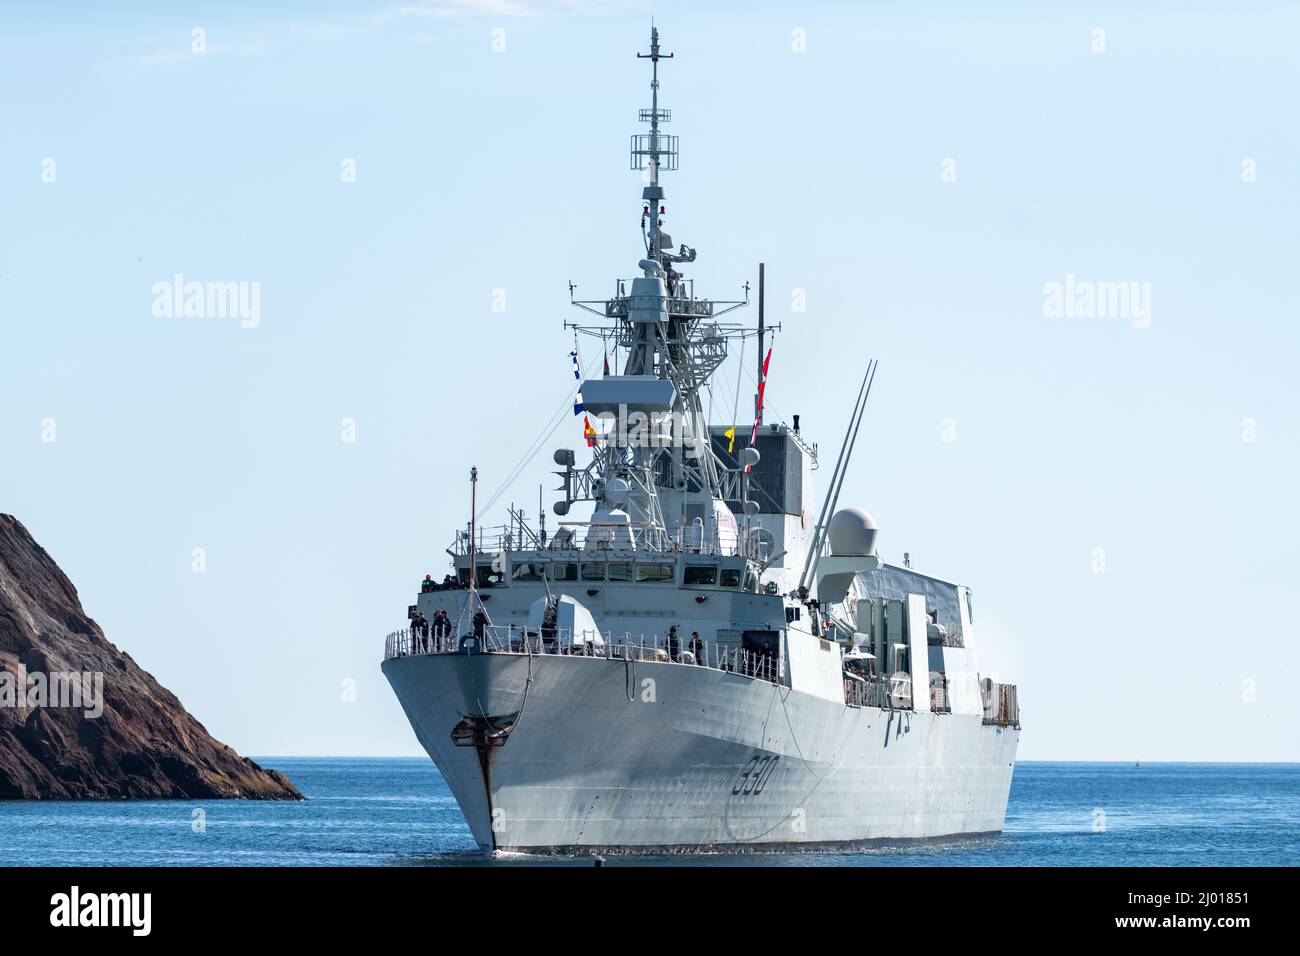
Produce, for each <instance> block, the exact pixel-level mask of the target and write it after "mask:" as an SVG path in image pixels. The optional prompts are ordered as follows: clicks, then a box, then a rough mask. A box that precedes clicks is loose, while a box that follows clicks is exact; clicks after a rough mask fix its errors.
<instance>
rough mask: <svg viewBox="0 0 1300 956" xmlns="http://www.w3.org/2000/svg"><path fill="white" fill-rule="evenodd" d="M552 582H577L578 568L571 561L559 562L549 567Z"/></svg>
mask: <svg viewBox="0 0 1300 956" xmlns="http://www.w3.org/2000/svg"><path fill="white" fill-rule="evenodd" d="M551 580H552V581H576V580H578V566H577V565H576V564H574V563H573V562H572V561H560V562H557V563H555V564H553V565H551Z"/></svg>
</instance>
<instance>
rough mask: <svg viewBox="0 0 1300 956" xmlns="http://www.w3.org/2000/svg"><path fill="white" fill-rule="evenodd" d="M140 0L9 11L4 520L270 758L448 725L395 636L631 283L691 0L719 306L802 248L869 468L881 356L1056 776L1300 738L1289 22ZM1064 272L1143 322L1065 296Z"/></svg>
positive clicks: (2, 218) (1061, 9) (3, 204)
mask: <svg viewBox="0 0 1300 956" xmlns="http://www.w3.org/2000/svg"><path fill="white" fill-rule="evenodd" d="M101 6H102V5H99V4H92V3H83V4H66V5H62V6H60V7H59V8H58V9H57V10H50V9H44V8H33V9H29V10H23V9H14V7H13V6H12V5H5V7H4V9H3V11H2V12H0V117H3V131H4V135H3V142H4V148H3V149H2V150H0V321H2V322H3V335H2V336H0V394H2V395H3V402H0V510H4V511H10V512H13V513H14V514H16V515H17V516H18V517H19V518H20V519H21V520H22V521H23V522H25V523H26V524H27V526H28V527H29V528H30V529H31V531H32V533H33V534H34V535H35V536H36V537H37V539H38V540H39V541H41V542H42V543H43V544H44V545H45V546H46V547H47V548H48V549H49V551H50V552H51V553H52V554H53V556H54V557H55V559H56V560H57V561H58V562H59V563H60V565H61V566H62V567H63V568H64V570H65V571H67V573H68V574H69V575H70V576H71V578H72V580H73V581H74V583H75V584H76V585H77V587H78V589H79V591H80V593H81V597H82V601H83V603H84V604H85V606H86V609H87V611H88V612H89V613H90V614H91V615H92V616H93V617H95V618H96V620H98V621H99V623H100V624H101V625H102V626H103V627H104V629H105V631H106V632H107V634H108V636H109V638H110V639H111V640H113V641H114V642H115V643H117V644H118V645H119V646H121V647H122V648H124V649H125V650H127V651H129V652H130V653H131V655H132V656H133V657H134V658H135V659H136V660H137V661H139V662H140V663H141V664H142V665H143V666H145V667H146V668H147V669H149V670H150V671H151V672H152V673H153V674H155V675H156V676H157V677H158V678H159V679H160V680H161V681H162V682H163V683H164V684H165V685H166V686H168V687H170V688H171V689H172V690H174V691H175V692H176V693H177V694H178V695H179V696H180V698H181V699H182V700H183V701H184V702H185V703H186V704H187V705H188V706H189V708H190V709H191V710H192V711H193V712H194V713H195V714H196V715H197V716H198V717H199V719H200V720H201V721H203V723H204V724H205V725H206V726H207V727H208V729H209V730H211V731H212V732H213V733H214V734H216V735H217V736H219V737H221V738H222V739H224V740H226V741H228V742H229V743H231V744H232V745H234V746H235V747H237V748H238V749H239V750H240V751H242V752H245V753H254V754H277V753H278V754H290V753H293V754H412V753H418V752H419V750H418V746H417V744H416V742H415V739H414V736H413V735H412V733H411V731H410V730H409V728H408V726H407V724H406V721H405V719H404V718H403V716H402V713H401V710H400V708H399V707H398V705H397V702H396V700H395V699H394V698H393V696H392V694H391V693H390V691H389V689H388V687H387V684H386V682H385V681H384V679H383V677H382V675H381V674H380V672H379V661H380V658H381V656H382V651H383V637H384V634H385V633H386V632H387V631H389V630H391V629H393V628H394V627H397V626H400V625H401V623H402V621H403V618H404V610H405V607H406V605H407V604H408V603H409V602H410V601H411V599H412V594H413V592H414V591H415V589H416V585H417V582H418V580H419V578H420V577H421V576H422V575H423V574H424V573H425V572H426V571H432V572H435V573H436V574H441V573H442V572H443V570H444V569H445V567H446V560H445V555H443V548H444V547H445V546H446V545H447V544H448V543H449V541H450V538H451V534H452V530H453V528H454V527H456V526H458V525H459V524H460V523H461V522H462V521H463V520H465V517H466V511H467V503H466V501H465V497H466V477H467V473H468V470H469V466H470V465H471V464H477V465H478V466H479V468H480V471H481V473H482V475H483V481H484V487H485V488H487V489H491V488H494V487H495V486H496V484H497V483H498V482H499V480H500V477H501V476H503V475H504V474H505V472H506V471H507V470H508V469H509V468H510V466H511V465H513V463H514V461H515V460H516V458H517V457H518V455H519V453H520V451H521V450H522V449H523V447H524V446H526V445H527V444H528V443H529V442H531V440H532V439H533V437H534V436H535V434H536V433H537V431H538V429H539V428H540V427H541V425H542V422H543V421H544V419H545V418H546V416H547V415H548V414H549V413H550V411H551V410H552V409H553V408H554V407H555V406H556V405H557V404H558V403H559V402H560V401H561V400H562V398H563V396H564V392H565V390H566V389H567V388H568V386H569V384H570V382H571V376H570V371H569V367H568V356H567V353H568V351H569V349H570V347H571V344H572V339H571V338H570V336H569V335H568V334H567V333H565V332H564V331H563V329H562V327H561V322H562V321H563V320H564V319H566V318H573V317H574V315H573V314H572V310H571V309H569V307H568V305H567V301H568V291H567V287H566V283H567V281H568V280H569V279H572V280H573V281H575V282H577V283H578V284H579V286H580V290H579V291H580V292H582V293H589V294H591V295H593V296H596V295H603V294H604V293H605V292H606V291H608V290H609V289H610V288H612V284H613V281H614V279H615V278H616V277H618V276H628V275H631V274H632V273H633V272H634V267H635V263H636V261H637V258H638V257H639V254H640V248H639V245H638V243H639V233H638V231H637V218H638V215H639V209H640V202H639V186H640V183H639V180H638V178H637V176H636V174H635V173H632V172H629V171H628V169H627V157H626V148H627V137H628V134H630V133H633V132H637V131H638V129H639V124H637V122H636V111H637V109H639V108H641V107H643V106H645V105H647V89H646V85H647V81H648V76H647V73H648V70H647V68H646V67H645V65H644V64H641V63H638V62H637V61H636V60H634V59H633V54H634V53H635V52H636V51H637V50H644V49H645V48H646V40H645V36H646V33H647V32H648V26H649V18H650V15H651V14H652V13H653V14H654V15H655V16H656V18H657V22H658V24H659V26H660V28H661V30H662V31H663V33H664V38H665V48H666V49H668V50H673V51H676V53H677V54H678V56H677V58H676V59H675V60H673V61H672V62H671V63H669V64H668V65H667V66H666V67H665V69H664V72H663V90H662V93H663V102H664V105H666V106H667V107H669V108H671V109H672V111H673V122H672V130H671V131H672V132H674V133H677V134H679V135H680V136H681V137H682V169H681V171H680V172H676V173H672V174H669V175H668V177H667V187H668V190H669V201H668V207H669V216H668V226H667V227H666V228H668V230H669V231H670V232H671V233H672V235H673V237H674V239H675V240H677V241H684V242H687V243H689V244H690V245H693V246H696V247H697V248H698V249H699V253H700V258H699V261H698V262H697V263H696V264H695V265H694V266H693V267H692V268H691V269H690V271H689V274H691V275H693V276H695V277H697V279H698V283H699V286H698V287H699V289H700V290H701V291H705V290H706V289H707V291H710V292H712V293H713V294H715V295H717V296H719V297H723V298H729V297H732V296H733V295H734V294H735V293H736V292H737V291H738V290H739V287H740V285H741V284H742V283H743V282H744V281H745V280H746V279H749V280H751V281H752V280H753V279H754V278H755V276H756V272H757V269H756V265H755V264H756V263H757V262H758V261H759V260H760V259H764V260H766V262H767V264H768V266H767V268H768V280H769V285H768V292H769V312H770V318H771V320H772V321H779V322H781V323H782V325H783V327H784V328H783V331H782V332H781V334H780V335H779V336H778V337H777V339H776V345H775V352H774V357H773V360H772V371H771V380H770V385H769V389H768V397H769V401H770V406H771V407H772V409H774V410H775V412H776V413H777V414H778V415H781V416H785V417H788V416H790V415H791V414H794V413H799V414H801V416H802V420H803V424H804V429H805V432H806V434H808V436H809V437H811V438H812V439H814V440H817V441H819V442H820V443H821V446H822V449H823V451H824V452H827V455H826V457H828V458H830V459H831V461H832V463H833V458H834V454H833V452H834V449H835V448H836V447H837V445H838V441H839V438H840V433H841V430H842V428H843V425H844V423H845V419H846V417H847V414H848V404H849V403H850V401H851V398H852V394H853V392H854V390H855V385H856V380H857V377H858V376H859V375H860V372H861V368H862V366H863V365H864V363H865V361H866V359H867V358H868V357H869V356H876V357H878V358H880V360H881V367H880V373H879V375H878V377H877V380H876V385H875V390H874V392H873V395H872V399H871V404H870V406H869V411H868V416H867V419H866V423H865V425H864V429H863V438H862V440H861V441H860V443H859V450H858V455H857V459H856V462H855V467H854V469H853V471H852V473H851V475H850V476H849V479H848V481H847V484H846V486H845V490H844V493H843V495H842V499H841V500H842V501H843V502H844V503H853V504H859V505H861V506H864V507H866V508H868V509H870V510H871V511H872V512H874V514H875V515H876V517H877V519H878V520H879V522H880V525H881V529H882V530H881V539H880V544H881V548H882V551H883V553H884V554H885V556H886V557H887V558H889V559H892V560H898V559H900V558H901V555H902V552H903V551H904V550H907V551H910V552H911V553H912V555H913V557H914V561H915V562H916V564H917V565H918V566H920V567H922V568H925V569H927V570H931V571H934V572H935V573H939V574H942V575H944V576H948V577H952V578H956V579H958V580H960V581H963V582H965V583H968V584H969V585H971V586H972V588H973V589H974V594H975V615H976V624H977V626H978V629H979V638H980V643H981V648H980V650H981V656H982V663H983V666H984V668H985V669H986V670H987V671H992V672H994V673H997V674H998V675H999V676H1000V678H1001V679H1004V680H1013V681H1017V682H1018V683H1019V684H1020V687H1021V702H1022V708H1023V713H1024V721H1025V731H1024V735H1023V741H1022V746H1021V754H1020V755H1021V756H1022V757H1023V758H1026V759H1035V758H1038V759H1118V760H1130V759H1142V760H1156V759H1190V760H1194V759H1205V760H1210V759H1219V760H1295V759H1297V758H1298V757H1300V748H1298V747H1297V727H1298V726H1300V697H1298V696H1297V695H1296V693H1295V690H1294V684H1295V681H1296V679H1297V677H1298V676H1300V675H1297V668H1296V662H1297V649H1296V648H1297V643H1296V637H1297V618H1298V617H1300V612H1297V610H1296V601H1295V591H1296V578H1297V572H1298V571H1300V568H1298V567H1297V565H1298V564H1300V562H1298V561H1297V552H1298V546H1297V541H1298V540H1300V513H1298V512H1300V509H1298V508H1297V504H1296V497H1295V492H1294V486H1295V484H1296V474H1297V469H1298V466H1300V453H1298V451H1297V449H1298V444H1297V439H1298V438H1300V425H1298V423H1297V406H1298V404H1300V403H1297V400H1296V385H1295V369H1294V366H1295V362H1296V359H1297V353H1298V351H1300V349H1298V346H1300V334H1298V333H1297V331H1296V322H1295V320H1296V297H1295V289H1296V277H1297V276H1296V270H1297V262H1300V238H1298V235H1297V223H1298V222H1300V173H1298V170H1300V134H1298V133H1297V126H1296V122H1295V107H1296V103H1297V102H1300V67H1298V66H1297V62H1298V61H1297V59H1296V54H1295V50H1296V46H1297V40H1300V29H1298V28H1300V9H1298V8H1297V5H1296V4H1280V3H1279V4H1267V3H1262V4H1251V5H1249V6H1248V7H1247V6H1245V5H1240V4H1229V3H1221V4H1160V5H1154V4H1153V5H1149V6H1147V7H1145V8H1142V9H1134V8H1135V6H1137V5H1133V4H1089V3H1062V4H1050V5H1048V4H1041V5H1038V4H1030V3H998V4H987V5H982V6H983V7H984V9H983V10H981V11H980V12H975V11H974V10H973V9H971V8H972V7H973V6H974V5H970V4H957V3H951V4H948V3H943V4H940V3H931V4H926V3H882V4H871V5H861V4H849V3H842V4H836V3H818V4H791V3H779V4H778V3H763V4H745V5H744V6H743V8H742V7H740V6H738V5H737V6H735V7H731V6H723V5H710V4H699V3H689V4H688V3H657V4H653V5H651V4H646V3H596V2H592V3H582V2H575V3H540V2H534V0H517V2H511V3H507V2H505V0H501V2H488V0H483V2H476V0H466V2H463V3H451V2H447V3H441V2H435V3H429V4H421V3H408V4H405V5H403V4H401V3H400V2H394V3H391V4H390V3H383V2H380V3H374V4H363V3H341V2H339V3H328V4H320V3H311V4H307V3H294V4H280V5H277V6H276V10H275V12H270V11H269V10H267V9H264V7H265V5H262V4H254V3H220V4H218V3H203V4H191V5H189V9H188V11H183V10H179V9H178V8H179V7H180V6H181V5H176V4H162V3H157V4H136V5H133V6H130V5H128V6H125V7H124V9H122V10H120V11H118V12H114V13H111V14H110V13H109V12H107V11H105V10H103V9H101ZM742 11H743V12H742ZM194 28H202V29H204V30H205V31H206V42H207V47H208V49H207V52H206V53H203V54H196V53H192V52H191V37H192V34H191V31H192V29H194ZM497 28H500V29H504V30H505V42H506V49H505V51H504V52H500V53H494V52H493V50H492V39H493V38H492V31H493V30H494V29H497ZM796 29H801V30H804V31H806V52H802V53H800V52H795V51H793V50H792V31H794V30H796ZM1095 29H1103V30H1105V38H1106V50H1105V52H1104V53H1094V52H1092V49H1091V47H1092V44H1093V42H1094V39H1093V32H1092V31H1093V30H1095ZM949 158H951V159H954V160H955V161H956V170H957V181H956V182H955V183H945V182H943V181H942V179H941V169H942V163H943V161H944V160H945V159H949ZM47 159H53V160H54V161H55V166H54V169H55V173H56V177H55V181H54V182H43V181H42V170H43V168H44V167H43V162H44V161H45V160H47ZM345 159H354V160H355V161H356V164H357V176H358V178H357V182H355V183H351V184H349V183H344V182H342V181H341V176H340V171H341V164H342V163H343V161H344V160H345ZM1246 159H1252V160H1254V161H1255V168H1256V169H1257V181H1256V182H1253V183H1244V182H1243V181H1242V163H1243V160H1246ZM175 273H182V274H184V275H185V276H186V277H187V278H193V279H200V280H214V281H215V280H222V281H226V280H231V281H259V282H261V283H262V303H261V313H262V314H261V323H260V325H259V326H258V327H257V328H255V329H241V328H239V327H238V324H237V323H236V322H235V321H234V320H229V319H216V318H209V319H190V320H185V319H162V318H157V317H155V316H154V315H153V313H152V310H151V304H152V295H151V291H150V290H151V287H152V285H153V283H155V282H157V281H160V280H170V278H171V276H172V275H174V274H175ZM1067 274H1073V275H1075V276H1077V277H1078V278H1080V279H1088V280H1099V281H1122V280H1135V281H1140V282H1149V283H1150V284H1151V297H1152V320H1151V325H1150V327H1149V328H1145V329H1135V328H1133V327H1132V324H1131V323H1129V322H1127V321H1125V320H1122V319H1115V318H1110V319H1083V318H1073V319H1065V318H1055V319H1049V318H1045V317H1044V315H1043V286H1044V283H1046V282H1050V281H1063V280H1064V278H1065V276H1066V275H1067ZM497 288H501V289H504V290H506V303H507V308H506V311H505V312H504V313H494V312H492V311H491V309H490V306H491V301H492V293H493V290H494V289H497ZM796 289H802V290H806V299H807V303H808V308H807V311H806V312H803V313H796V312H793V311H792V309H791V303H792V301H793V300H794V290H796ZM750 317H751V318H752V317H753V313H752V312H751V314H750ZM748 358H750V359H752V350H751V352H750V353H749V356H748ZM723 374H724V377H726V378H727V380H729V381H733V382H734V378H732V376H733V375H734V372H732V371H730V370H726V371H724V373H723ZM745 401H747V399H742V403H743V402H745ZM344 418H353V419H355V420H356V423H357V425H356V427H357V441H356V442H355V443H345V442H343V441H341V440H340V422H341V420H342V419H344ZM45 419H54V421H55V424H56V429H57V431H56V436H57V440H56V441H54V442H52V443H51V442H43V441H42V422H43V420H45ZM946 419H952V421H953V423H955V429H956V441H953V442H945V441H944V440H943V437H944V428H945V420H946ZM1244 419H1253V420H1254V422H1255V429H1256V440H1255V441H1254V442H1244V441H1243V440H1242V434H1243V420H1244ZM569 425H571V422H566V424H565V426H564V429H567V430H568V432H571V434H569V433H568V432H566V431H564V430H562V432H561V435H563V437H564V438H565V440H567V441H570V442H573V441H576V440H577V437H578V433H577V430H576V429H571V428H569ZM560 437H561V436H560V435H557V441H551V442H548V443H547V445H546V449H545V452H544V453H543V454H542V455H541V456H539V457H538V459H537V460H536V462H535V463H534V465H533V466H532V467H531V468H530V469H528V471H527V472H526V473H525V475H524V476H523V478H522V479H521V480H520V481H519V483H518V485H517V486H516V489H515V490H514V493H513V497H514V499H515V500H516V501H520V502H526V503H528V504H529V507H530V509H531V508H533V507H535V502H536V494H537V484H538V483H539V481H543V480H547V479H546V475H545V472H546V467H547V464H548V460H549V450H550V449H551V448H552V447H553V446H555V445H556V444H558V443H559V442H558V439H559V438H560ZM829 470H830V469H829V465H828V466H827V467H826V468H825V469H823V471H822V472H821V476H822V477H823V478H824V477H825V476H827V475H828V474H829ZM548 486H549V481H548ZM548 500H549V496H548ZM196 547H202V548H205V549H206V551H207V563H208V569H207V571H206V573H203V574H195V573H193V572H192V571H191V552H192V550H193V549H194V548H196ZM1097 548H1102V549H1104V551H1105V562H1106V568H1105V572H1104V573H1100V574H1098V573H1094V570H1093V562H1094V550H1095V549H1097ZM345 679H355V681H356V682H357V701H356V702H355V703H345V702H343V701H342V700H341V690H340V685H341V682H342V681H344V680H345ZM1243 681H1254V682H1255V684H1254V698H1255V699H1254V700H1253V701H1251V700H1249V699H1243ZM1246 696H1247V697H1249V695H1246Z"/></svg>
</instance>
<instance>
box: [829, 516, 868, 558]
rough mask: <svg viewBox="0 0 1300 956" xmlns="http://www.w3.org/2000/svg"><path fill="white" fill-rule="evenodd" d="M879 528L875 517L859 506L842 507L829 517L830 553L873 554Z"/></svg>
mask: <svg viewBox="0 0 1300 956" xmlns="http://www.w3.org/2000/svg"><path fill="white" fill-rule="evenodd" d="M879 530H880V528H879V526H878V525H877V524H876V519H875V518H873V517H872V516H871V515H870V514H868V513H867V512H865V511H863V510H862V509H861V508H843V509H841V510H839V511H837V512H835V514H834V515H833V516H832V517H831V524H830V529H829V534H830V539H831V554H835V555H867V554H875V553H876V534H877V532H878V531H879Z"/></svg>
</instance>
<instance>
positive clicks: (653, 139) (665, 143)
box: [632, 23, 677, 260]
mask: <svg viewBox="0 0 1300 956" xmlns="http://www.w3.org/2000/svg"><path fill="white" fill-rule="evenodd" d="M672 58H673V54H671V53H664V52H662V51H661V50H660V49H659V28H658V27H656V26H654V24H653V23H652V24H651V26H650V52H649V53H640V52H638V53H637V59H639V60H649V61H650V109H649V110H642V111H641V119H642V120H643V121H648V122H649V123H650V135H649V136H648V137H645V138H644V139H642V141H641V142H639V143H638V142H634V143H633V148H632V153H633V161H634V162H636V161H637V160H638V158H639V157H645V158H646V159H648V160H649V169H648V171H649V173H650V184H649V186H647V188H646V189H645V190H643V196H644V198H645V200H646V202H647V203H649V204H650V205H649V206H647V208H648V209H649V211H650V248H649V250H648V251H647V256H648V258H650V259H656V260H657V259H658V258H659V254H660V253H661V252H663V250H662V249H661V248H660V227H661V225H662V223H661V222H660V219H659V209H657V208H656V206H658V205H659V204H660V203H662V202H663V199H664V191H663V187H662V186H661V185H660V183H659V169H660V165H661V164H662V163H665V162H666V163H667V165H666V166H664V168H666V169H672V168H674V167H675V166H676V157H677V148H676V144H675V142H674V141H675V139H676V137H668V138H666V139H665V138H664V136H665V134H662V133H660V132H659V124H660V123H661V122H663V123H666V122H668V121H669V120H670V119H671V118H672V116H671V114H670V113H669V112H668V110H661V109H659V61H660V60H661V59H665V60H671V59H672Z"/></svg>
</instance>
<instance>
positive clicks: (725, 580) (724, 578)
mask: <svg viewBox="0 0 1300 956" xmlns="http://www.w3.org/2000/svg"><path fill="white" fill-rule="evenodd" d="M718 584H719V585H721V586H722V587H724V588H738V587H740V568H723V569H722V571H721V573H720V574H719V575H718Z"/></svg>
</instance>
